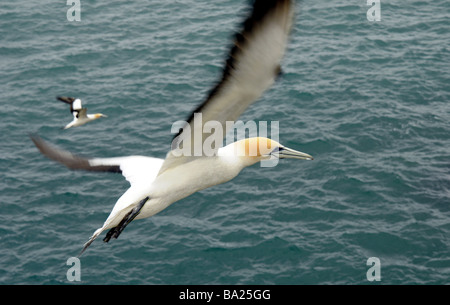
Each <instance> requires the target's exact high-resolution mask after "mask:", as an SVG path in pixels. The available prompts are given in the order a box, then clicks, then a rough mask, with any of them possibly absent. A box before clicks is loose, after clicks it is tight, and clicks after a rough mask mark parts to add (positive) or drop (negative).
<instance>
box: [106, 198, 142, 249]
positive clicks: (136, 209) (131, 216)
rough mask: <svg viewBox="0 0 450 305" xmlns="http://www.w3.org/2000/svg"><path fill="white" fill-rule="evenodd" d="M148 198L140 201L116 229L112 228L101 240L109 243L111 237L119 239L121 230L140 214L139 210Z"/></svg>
mask: <svg viewBox="0 0 450 305" xmlns="http://www.w3.org/2000/svg"><path fill="white" fill-rule="evenodd" d="M148 199H149V197H145V198H144V199H142V200H141V201H140V202H139V203H138V205H137V206H135V207H134V208H133V209H132V210H131V211H130V212H128V213H127V214H126V215H125V217H124V218H123V219H122V221H121V222H120V223H119V224H118V225H117V227H114V228H112V229H110V230H109V231H108V233H106V236H105V238H103V241H104V242H109V240H110V239H111V237H113V238H115V239H117V237H119V235H120V233H122V231H123V229H125V227H126V226H127V225H128V224H129V223H130V222H132V221H133V219H134V218H136V216H138V214H139V213H140V212H141V209H142V208H143V207H144V204H145V203H146V202H147V200H148Z"/></svg>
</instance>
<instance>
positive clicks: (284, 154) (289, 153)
mask: <svg viewBox="0 0 450 305" xmlns="http://www.w3.org/2000/svg"><path fill="white" fill-rule="evenodd" d="M270 154H271V155H272V156H275V157H277V158H278V159H288V158H289V159H300V160H314V158H313V157H312V156H310V155H308V154H306V153H303V152H301V151H296V150H293V149H291V148H287V147H284V146H281V147H278V148H276V149H275V150H273V151H272V152H271V153H270Z"/></svg>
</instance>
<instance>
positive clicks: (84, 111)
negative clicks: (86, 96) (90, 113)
mask: <svg viewBox="0 0 450 305" xmlns="http://www.w3.org/2000/svg"><path fill="white" fill-rule="evenodd" d="M73 115H74V117H76V118H78V119H81V118H87V108H81V109H80V110H74V111H73Z"/></svg>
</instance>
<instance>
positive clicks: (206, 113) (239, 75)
mask: <svg viewBox="0 0 450 305" xmlns="http://www.w3.org/2000/svg"><path fill="white" fill-rule="evenodd" d="M293 15H294V5H293V3H292V2H291V1H289V0H257V1H255V2H254V5H253V11H252V13H251V14H250V16H249V17H248V18H247V19H246V20H245V22H244V24H243V29H242V31H241V32H240V33H238V34H237V35H236V37H235V39H234V45H233V47H232V49H231V51H230V54H229V58H228V60H227V61H226V65H225V68H224V71H223V76H222V78H221V80H220V82H219V83H218V84H217V85H216V86H215V87H214V88H213V89H212V91H211V92H210V94H209V95H208V97H207V98H206V100H205V102H204V103H203V104H201V105H200V106H199V107H198V108H197V109H196V110H195V111H194V112H193V113H192V115H191V116H190V118H189V120H188V121H187V124H188V125H189V126H187V125H186V126H185V127H184V128H182V129H181V130H180V132H179V134H178V135H177V136H176V137H175V141H174V142H173V144H174V145H173V146H172V150H170V151H169V152H168V153H167V156H166V158H165V159H159V158H151V157H145V156H127V157H117V158H82V157H79V156H76V155H74V154H72V153H70V152H68V151H64V150H60V149H57V148H55V147H53V146H52V145H49V144H48V143H46V142H45V141H44V140H42V139H41V138H40V137H38V136H31V138H32V140H33V142H34V143H35V145H36V146H37V148H38V149H39V150H40V152H41V153H42V154H44V155H45V156H47V157H48V158H50V159H53V160H55V161H58V162H60V163H62V164H64V165H65V166H67V167H68V168H69V169H73V170H80V169H81V170H89V171H108V172H116V173H122V175H123V176H124V177H125V178H126V180H128V181H129V182H130V185H131V186H130V188H129V189H128V190H127V191H126V192H125V193H124V194H123V195H122V196H121V197H120V198H119V199H118V201H117V202H116V204H115V206H114V208H113V209H112V211H111V213H110V215H109V216H108V218H107V219H106V221H105V222H104V224H103V226H102V227H100V228H99V229H97V230H96V231H95V232H94V234H93V235H92V236H91V238H90V239H89V241H88V242H87V243H86V244H85V245H84V247H83V249H82V251H81V253H80V255H81V254H82V253H83V252H84V251H85V250H86V248H87V247H88V246H89V245H90V244H91V243H92V242H93V241H94V240H95V239H96V238H97V237H98V236H99V235H100V234H101V233H102V232H103V231H105V230H108V229H109V232H108V233H107V234H106V236H105V238H104V239H103V240H104V241H105V242H108V241H109V240H110V239H111V238H112V237H113V238H117V237H118V236H119V235H120V234H121V232H122V231H123V229H124V228H125V227H126V226H127V225H128V224H129V223H130V222H131V221H133V220H134V219H141V218H147V217H150V216H153V215H155V214H157V213H158V212H160V211H162V210H164V209H165V208H167V207H168V206H169V205H171V204H172V203H174V202H176V201H178V200H180V199H182V198H185V197H187V196H189V195H191V194H193V193H195V192H198V191H200V190H203V189H205V188H208V187H211V186H214V185H217V184H221V183H225V182H227V181H229V180H231V179H233V178H234V177H236V176H237V175H238V174H239V173H240V172H241V170H242V169H244V168H245V167H247V166H250V165H252V164H255V163H257V162H259V161H262V160H267V159H269V158H274V157H275V158H280V159H281V158H294V159H304V160H312V159H313V158H312V157H311V156H310V155H308V154H306V153H302V152H299V151H295V150H293V149H290V148H287V147H284V146H283V145H281V144H280V143H278V142H276V141H274V140H270V139H268V138H264V137H256V138H248V139H243V140H239V141H236V142H234V143H232V144H229V145H227V146H224V147H221V148H219V149H216V150H215V154H214V155H213V156H204V155H202V156H189V155H186V154H184V155H181V156H179V154H178V153H177V149H179V148H180V147H181V146H184V145H187V147H188V148H189V146H190V145H191V144H192V145H193V143H190V142H189V136H190V134H188V132H187V131H188V130H190V131H191V132H195V131H196V130H198V129H199V128H200V129H201V134H202V136H203V139H202V143H203V141H204V140H205V138H206V136H207V134H204V133H203V129H202V127H203V126H198V125H200V124H199V122H197V121H196V120H195V116H194V113H201V114H202V116H203V122H205V123H206V122H207V121H211V120H214V121H218V122H220V124H222V126H223V127H224V128H223V131H224V134H226V131H227V130H226V124H225V123H226V121H235V120H236V119H237V118H238V117H239V115H240V114H241V113H242V112H243V111H244V110H245V109H246V108H247V107H248V106H249V105H250V104H251V103H253V102H254V101H255V100H256V99H257V98H259V97H260V96H261V95H262V93H263V92H264V91H265V90H266V89H268V88H269V87H270V86H271V85H272V84H273V83H274V81H275V79H276V78H277V75H278V74H279V72H280V62H281V59H282V57H283V55H284V52H285V48H286V44H287V40H288V34H289V31H290V28H291V25H292V20H293ZM188 127H190V128H188ZM202 143H201V144H202ZM181 144H182V145H181ZM184 147H186V146H184ZM191 148H193V146H192V147H191ZM252 152H254V153H252Z"/></svg>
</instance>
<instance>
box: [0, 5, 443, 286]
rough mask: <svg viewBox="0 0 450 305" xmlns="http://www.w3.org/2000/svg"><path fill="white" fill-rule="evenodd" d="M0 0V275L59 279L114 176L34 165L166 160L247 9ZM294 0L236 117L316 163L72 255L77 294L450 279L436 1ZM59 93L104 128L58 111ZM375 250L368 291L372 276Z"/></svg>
mask: <svg viewBox="0 0 450 305" xmlns="http://www.w3.org/2000/svg"><path fill="white" fill-rule="evenodd" d="M65 2H66V1H48V0H47V1H39V3H38V2H34V3H32V2H29V1H20V2H16V1H2V4H0V42H1V44H0V102H1V108H0V129H1V133H0V139H1V143H2V145H1V148H0V152H1V153H0V167H1V174H0V175H1V176H0V177H1V181H0V211H1V212H0V283H1V284H70V283H71V282H69V281H68V280H67V278H66V272H67V270H68V269H69V267H70V266H67V265H66V261H67V259H68V258H70V257H72V256H76V255H77V254H78V253H79V251H80V250H81V247H82V245H83V244H84V243H85V242H86V241H87V240H88V238H89V237H90V236H91V234H92V233H93V231H94V230H95V229H96V228H98V227H100V226H101V224H102V223H103V221H104V220H105V219H106V217H107V216H108V214H109V211H110V210H111V208H112V207H113V205H114V203H115V202H116V200H117V199H118V198H119V196H120V195H121V194H122V193H123V192H124V191H125V190H126V189H127V187H128V183H127V181H125V180H124V179H123V178H122V176H120V175H114V174H97V173H85V172H71V171H69V170H67V169H66V168H64V167H62V166H60V165H58V164H56V163H54V162H52V161H50V160H48V159H45V158H44V157H43V156H41V155H40V154H39V153H38V151H37V149H36V148H35V147H34V146H33V144H32V142H31V141H30V140H29V138H28V133H30V132H36V133H38V134H39V135H40V136H42V137H43V138H45V139H46V140H48V141H50V142H52V143H54V144H56V145H58V146H59V147H61V148H64V149H67V150H70V151H73V152H75V153H78V154H83V155H87V156H99V157H112V156H122V155H135V154H142V155H148V156H155V157H161V158H163V157H164V156H165V153H166V151H167V150H168V149H169V148H170V140H171V138H172V135H171V133H170V127H171V125H172V123H173V122H175V121H177V120H183V119H185V118H186V117H187V115H188V114H189V112H190V111H191V110H192V109H194V108H195V107H196V106H197V105H198V103H200V102H201V101H202V99H203V98H204V97H205V95H206V94H207V92H208V91H209V89H210V87H211V86H212V85H213V84H214V83H215V82H216V80H217V78H218V76H219V74H220V69H221V66H222V63H223V60H224V58H225V55H226V52H227V50H228V46H229V38H230V36H231V34H232V33H233V31H234V30H236V26H237V24H238V23H239V22H240V20H241V17H242V16H244V15H245V12H244V8H246V7H247V6H246V2H245V1H238V0H226V1H194V0H184V1H176V2H174V1H148V2H144V1H131V2H130V1H103V2H99V1H96V2H95V3H94V4H93V3H91V2H90V1H85V0H81V21H79V22H76V21H74V22H69V21H68V20H67V17H66V13H67V10H68V9H69V8H70V6H67V5H65ZM368 9H369V6H367V5H366V1H365V0H358V1H352V2H351V3H349V2H348V1H331V2H330V1H306V0H305V1H303V2H302V3H297V11H298V14H297V18H296V23H295V29H294V31H293V35H292V38H291V41H290V45H289V49H288V52H287V54H286V57H285V59H284V61H283V70H284V74H283V75H282V77H281V78H280V79H279V81H278V82H277V83H276V84H275V86H274V87H273V88H271V89H270V90H269V91H268V92H267V93H266V94H265V95H264V96H263V97H262V98H261V99H260V101H259V102H258V103H256V104H254V105H253V106H252V107H251V108H249V109H248V110H247V112H246V113H245V114H244V115H243V116H242V119H243V120H263V121H279V122H280V123H279V124H280V142H282V143H283V144H285V145H286V146H288V147H292V148H294V149H297V150H300V151H304V152H307V153H309V154H311V155H313V156H314V157H315V160H314V161H312V162H306V161H304V162H300V161H293V160H283V161H281V162H280V163H279V164H278V165H277V166H276V167H274V168H260V167H259V166H253V167H250V168H247V169H246V170H244V171H243V172H242V173H241V174H240V175H239V176H238V177H237V178H235V179H234V180H233V181H231V182H229V183H227V184H223V185H220V186H216V187H214V188H211V189H207V190H205V191H202V192H200V193H197V194H194V195H192V196H191V197H188V198H186V199H184V200H182V201H180V202H177V203H175V204H174V205H172V206H171V207H169V208H168V209H166V210H164V211H163V212H161V213H160V214H158V215H156V216H155V217H153V218H150V219H145V220H138V221H136V222H133V223H132V224H130V225H129V226H128V227H127V229H126V230H125V231H124V233H123V234H122V235H121V236H120V238H119V239H118V240H113V241H112V242H110V243H109V244H105V243H103V242H101V240H100V239H99V240H98V241H96V242H94V243H93V244H92V246H91V248H89V249H88V251H87V252H86V253H85V254H84V255H83V256H82V258H81V282H80V283H81V284H449V277H450V257H449V250H450V248H449V247H450V190H449V186H450V157H449V149H450V105H449V100H450V87H449V83H450V77H449V76H450V53H449V41H450V29H449V22H448V20H449V9H450V4H449V2H448V1H428V2H420V1H384V0H382V1H381V21H379V22H370V21H368V20H367V17H366V12H367V10H368ZM56 95H66V96H76V97H80V98H82V99H83V100H84V103H85V105H86V106H87V107H88V109H89V112H102V113H104V114H107V115H108V118H105V119H101V120H98V121H96V122H93V123H90V124H88V125H85V126H82V127H79V128H74V129H69V130H61V129H60V127H62V126H64V125H65V124H67V123H68V122H69V121H70V120H71V115H70V113H69V110H68V109H67V107H66V105H64V104H62V103H60V102H58V101H56V100H55V96H56ZM369 257H378V258H379V259H380V271H381V281H380V282H369V281H368V280H367V278H366V272H367V270H368V269H369V267H370V266H367V265H366V262H367V259H368V258H369Z"/></svg>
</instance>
